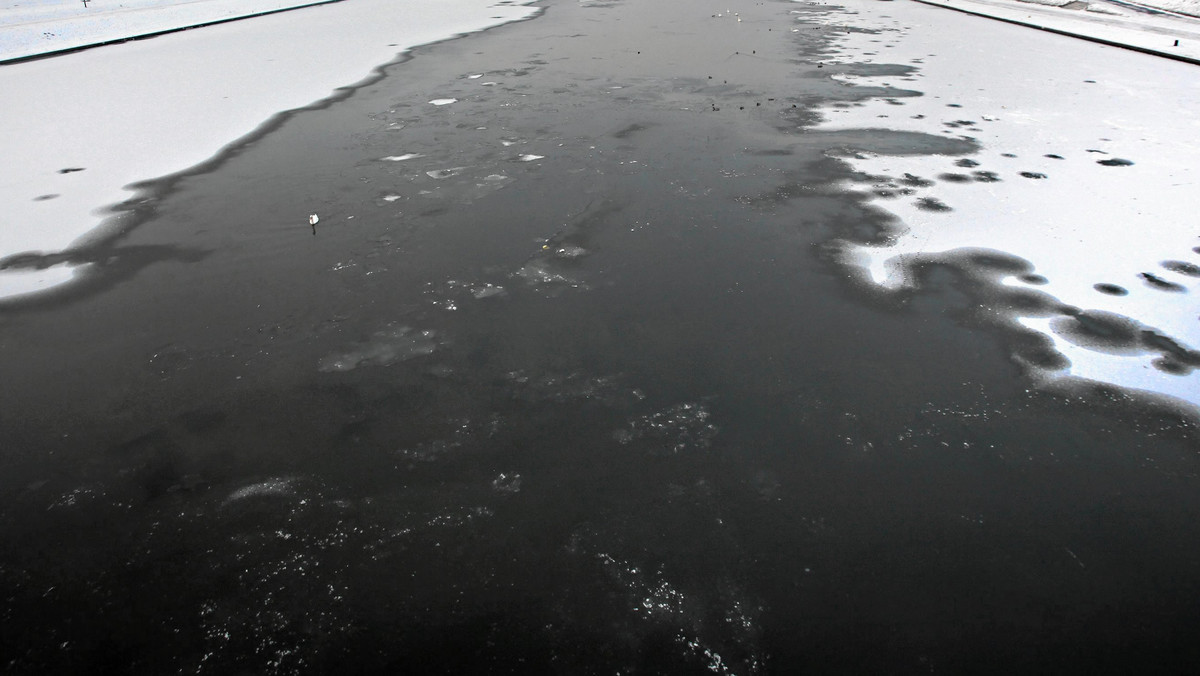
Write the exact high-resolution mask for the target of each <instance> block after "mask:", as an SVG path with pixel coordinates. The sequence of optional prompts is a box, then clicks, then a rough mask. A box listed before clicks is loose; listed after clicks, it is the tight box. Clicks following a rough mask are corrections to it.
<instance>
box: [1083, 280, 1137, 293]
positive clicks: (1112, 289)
mask: <svg viewBox="0 0 1200 676" xmlns="http://www.w3.org/2000/svg"><path fill="white" fill-rule="evenodd" d="M1092 288H1094V289H1095V290H1097V291H1099V292H1100V293H1103V294H1107V295H1109V296H1128V295H1129V290H1128V289H1126V288H1125V287H1123V286H1118V285H1116V284H1107V283H1103V282H1102V283H1100V284H1096V285H1094V286H1093V287H1092Z"/></svg>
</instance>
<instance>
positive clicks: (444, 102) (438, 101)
mask: <svg viewBox="0 0 1200 676" xmlns="http://www.w3.org/2000/svg"><path fill="white" fill-rule="evenodd" d="M429 103H431V104H433V105H435V106H448V105H450V104H451V103H458V99H434V100H432V101H430V102H429Z"/></svg>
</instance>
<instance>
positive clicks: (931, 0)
mask: <svg viewBox="0 0 1200 676" xmlns="http://www.w3.org/2000/svg"><path fill="white" fill-rule="evenodd" d="M912 1H913V2H919V3H921V4H922V5H929V6H930V7H941V8H942V9H949V10H953V11H955V12H962V13H963V14H970V15H972V16H979V17H983V18H985V19H992V20H993V21H1003V22H1004V23H1010V24H1013V25H1015V26H1024V27H1026V28H1036V29H1038V30H1043V31H1046V32H1047V33H1054V34H1056V35H1065V36H1067V37H1069V38H1078V39H1080V40H1087V41H1088V42H1095V43H1097V44H1101V45H1107V46H1109V47H1119V48H1121V49H1128V50H1132V51H1135V52H1141V53H1143V54H1149V55H1151V56H1159V57H1162V58H1164V59H1171V60H1173V61H1182V62H1183V63H1189V64H1191V65H1193V66H1200V59H1196V58H1193V57H1190V56H1184V55H1182V54H1172V53H1170V52H1163V51H1159V50H1156V49H1152V48H1150V47H1138V46H1137V45H1129V44H1125V43H1124V42H1117V41H1115V40H1106V39H1104V38H1098V37H1095V36H1091V35H1084V34H1082V33H1074V32H1072V31H1068V30H1063V29H1061V28H1050V27H1048V26H1041V25H1038V24H1036V23H1031V22H1028V21H1021V20H1019V19H1006V18H1004V17H999V16H992V15H991V14H987V13H986V12H980V11H976V10H971V9H967V8H965V7H954V6H952V5H948V4H944V3H942V2H937V1H936V0H912Z"/></svg>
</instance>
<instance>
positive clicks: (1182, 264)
mask: <svg viewBox="0 0 1200 676" xmlns="http://www.w3.org/2000/svg"><path fill="white" fill-rule="evenodd" d="M1159 265H1162V266H1163V268H1165V269H1167V270H1170V271H1171V272H1175V273H1178V274H1181V275H1187V276H1188V277H1200V265H1196V264H1195V263H1188V262H1186V261H1163V262H1162V263H1160V264H1159Z"/></svg>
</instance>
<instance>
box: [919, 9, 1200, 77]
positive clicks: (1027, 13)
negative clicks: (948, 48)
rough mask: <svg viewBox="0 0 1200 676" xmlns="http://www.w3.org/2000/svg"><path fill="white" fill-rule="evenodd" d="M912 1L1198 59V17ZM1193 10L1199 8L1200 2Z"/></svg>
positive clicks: (1105, 41)
mask: <svg viewBox="0 0 1200 676" xmlns="http://www.w3.org/2000/svg"><path fill="white" fill-rule="evenodd" d="M916 1H917V2H921V3H924V4H927V5H937V6H940V7H947V8H949V9H955V10H958V11H961V12H967V13H970V14H977V15H979V16H986V17H991V18H993V19H1000V20H1002V21H1007V22H1010V23H1016V24H1020V25H1023V26H1030V27H1033V28H1040V29H1042V30H1048V31H1053V32H1057V33H1062V34H1064V35H1070V36H1073V37H1079V38H1084V39H1088V40H1094V41H1099V42H1103V43H1108V44H1113V45H1121V46H1125V47H1129V48H1132V49H1136V50H1138V51H1144V52H1149V53H1152V54H1158V55H1161V56H1168V57H1171V58H1176V59H1182V60H1187V61H1191V62H1194V63H1200V18H1193V17H1189V16H1181V15H1174V16H1172V15H1166V14H1157V15H1156V14H1147V13H1142V12H1137V11H1136V10H1134V9H1130V8H1128V7H1127V6H1123V5H1122V4H1121V3H1117V2H1105V1H1104V0H1092V1H1091V2H1087V0H1068V1H1067V2H1066V3H1065V6H1052V5H1049V4H1042V3H1041V2H1034V1H1033V0H916ZM1153 2H1154V3H1155V4H1166V3H1165V2H1164V0H1153ZM1192 11H1196V12H1200V4H1197V6H1196V9H1194V10H1192Z"/></svg>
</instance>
